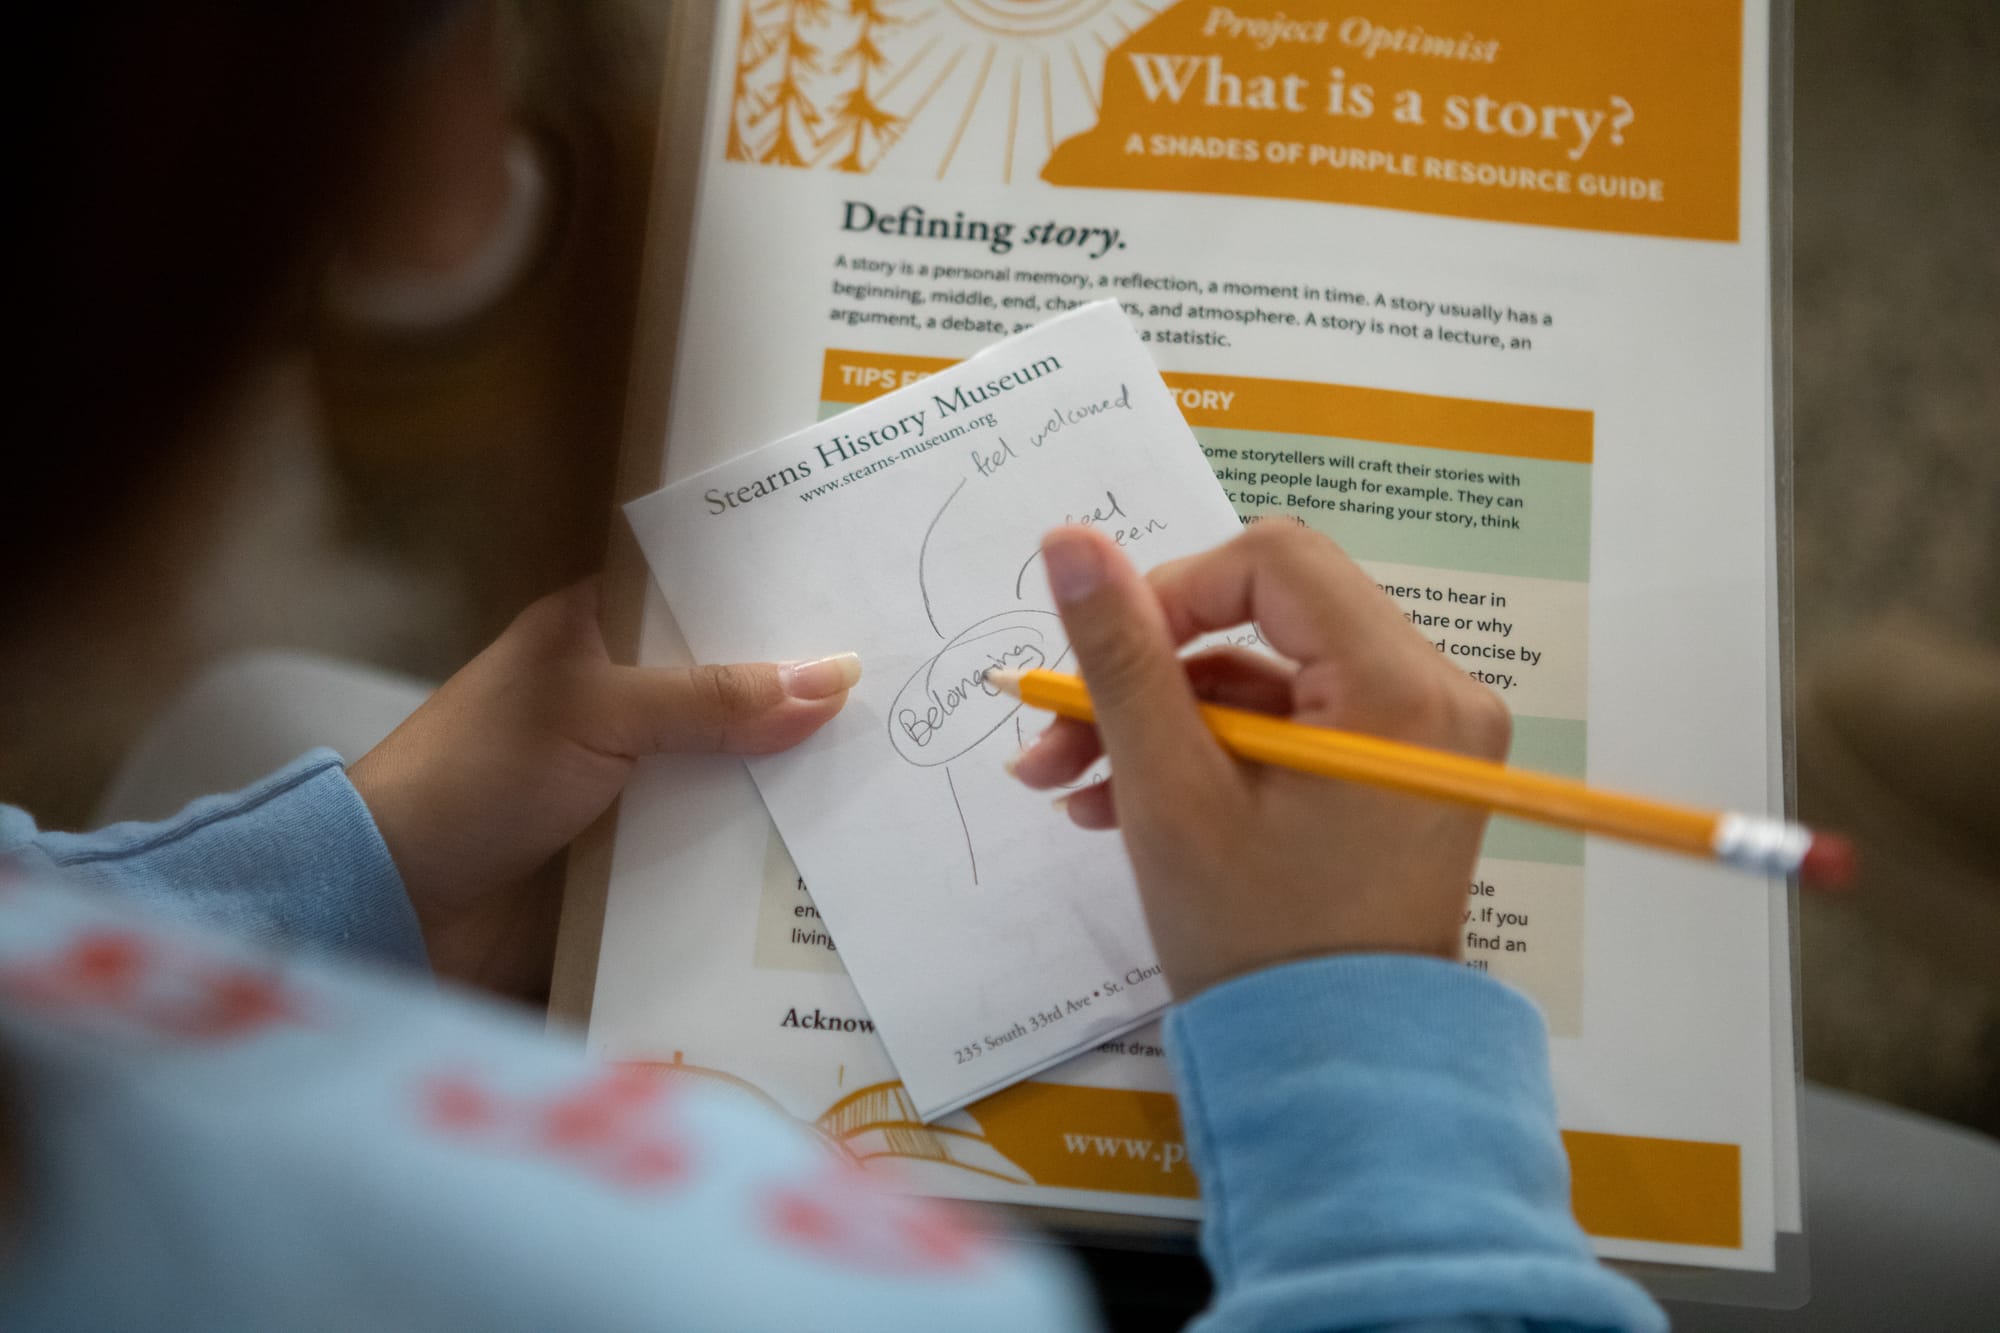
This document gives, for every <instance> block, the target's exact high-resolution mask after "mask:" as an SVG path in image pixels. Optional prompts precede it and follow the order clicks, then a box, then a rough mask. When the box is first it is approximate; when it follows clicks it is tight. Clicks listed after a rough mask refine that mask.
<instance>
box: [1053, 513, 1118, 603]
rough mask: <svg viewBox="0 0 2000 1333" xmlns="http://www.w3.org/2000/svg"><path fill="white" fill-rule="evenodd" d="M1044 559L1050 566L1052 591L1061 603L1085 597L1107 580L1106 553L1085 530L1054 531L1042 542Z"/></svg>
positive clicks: (1076, 600) (1077, 600)
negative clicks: (1083, 532) (1105, 570)
mask: <svg viewBox="0 0 2000 1333" xmlns="http://www.w3.org/2000/svg"><path fill="white" fill-rule="evenodd" d="M1042 560H1043V562H1044V563H1045V564H1047V565H1048V569H1049V591H1050V592H1052V593H1054V594H1055V598H1056V603H1057V604H1058V605H1060V606H1068V605H1070V604H1071V603H1073V602H1080V601H1082V600H1083V599H1084V598H1086V597H1088V596H1090V594H1092V593H1094V592H1096V591H1097V585H1098V584H1100V583H1102V582H1103V581H1104V557H1103V555H1102V554H1101V553H1100V552H1099V551H1098V549H1097V543H1096V542H1094V541H1092V540H1091V539H1090V538H1089V537H1086V536H1085V535H1083V534H1082V533H1081V532H1064V531H1056V532H1052V533H1050V534H1049V535H1048V537H1047V538H1045V539H1044V540H1043V542H1042Z"/></svg>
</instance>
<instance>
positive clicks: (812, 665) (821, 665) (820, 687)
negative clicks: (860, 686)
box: [778, 653, 861, 699]
mask: <svg viewBox="0 0 2000 1333" xmlns="http://www.w3.org/2000/svg"><path fill="white" fill-rule="evenodd" d="M860 679H861V658H860V656H859V655H858V654H855V653H835V654H834V655H833V656H832V657H818V658H814V659H813V660H812V661H810V662H786V663H785V664H784V665H783V666H780V667H779V668H778V683H779V684H781V685H783V686H784V687H785V693H786V694H789V695H791V696H792V697H793V698H794V699H825V698H828V697H829V696H831V695H835V694H839V693H840V692H841V691H842V690H851V689H853V688H854V682H855V681H857V680H860Z"/></svg>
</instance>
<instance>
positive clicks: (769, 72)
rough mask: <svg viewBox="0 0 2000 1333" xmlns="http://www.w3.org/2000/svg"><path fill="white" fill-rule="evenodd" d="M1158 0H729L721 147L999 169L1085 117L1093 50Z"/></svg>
mask: <svg viewBox="0 0 2000 1333" xmlns="http://www.w3.org/2000/svg"><path fill="white" fill-rule="evenodd" d="M1160 7H1161V6H1160V5H1159V4H1158V3H1155V2H1154V0H738V4H737V9H736V20H737V21H736V22H735V23H734V24H733V25H732V29H731V31H732V32H733V35H734V37H735V48H736V49H735V52H734V59H733V63H732V66H731V69H730V72H731V75H732V78H733V83H732V85H731V88H730V94H731V102H732V106H731V112H732V114H731V116H730V119H729V122H728V134H727V137H726V142H725V143H724V144H723V145H722V148H723V157H724V158H725V159H726V160H728V161H731V162H743V163H756V164H759V165H765V166H783V167H791V168H795V169H806V170H840V171H847V172H873V171H877V170H888V171H892V172H899V173H907V174H922V175H924V176H929V177H933V178H936V179H945V178H947V177H949V178H950V179H953V180H981V179H983V180H987V181H991V182H994V183H1011V182H1013V181H1016V180H1018V179H1020V178H1021V177H1022V176H1023V175H1032V174H1034V173H1037V172H1039V171H1040V169H1041V165H1042V163H1043V162H1045V161H1046V160H1047V157H1048V154H1050V153H1052V152H1054V151H1055V149H1056V147H1057V146H1058V145H1059V144H1061V143H1062V142H1063V141H1064V140H1066V139H1068V138H1070V137H1071V136H1073V135H1076V134H1080V133H1083V132H1084V131H1086V130H1088V129H1090V128H1091V127H1092V126H1093V125H1094V124H1095V123H1096V119H1097V114H1098V107H1099V104H1100V100H1101V92H1100V88H1101V85H1102V83H1103V77H1104V56H1105V53H1107V52H1109V51H1110V50H1112V49H1113V48H1114V47H1115V46H1116V45H1117V44H1118V43H1119V42H1121V41H1123V40H1124V39H1125V38H1126V37H1128V36H1129V35H1130V34H1131V33H1133V32H1135V31H1136V30H1137V29H1138V28H1139V27H1140V25H1142V24H1144V23H1146V22H1148V21H1149V20H1150V19H1151V18H1152V17H1153V16H1154V15H1155V14H1156V13H1157V12H1158V10H1159V9H1160ZM1065 56H1066V57H1067V58H1066V59H1065V58H1064V57H1065ZM1037 67H1039V71H1040V74H1039V77H1040V81H1041V86H1040V88H1039V90H1038V89H1037V88H1036V87H1035V86H1034V84H1033V83H1032V80H1033V79H1034V78H1035V77H1036V70H1037ZM1003 88H1004V89H1005V95H1004V96H1003V95H1002V89H1003ZM1038 94H1039V95H1038ZM1038 120H1039V124H1037V121H1038Z"/></svg>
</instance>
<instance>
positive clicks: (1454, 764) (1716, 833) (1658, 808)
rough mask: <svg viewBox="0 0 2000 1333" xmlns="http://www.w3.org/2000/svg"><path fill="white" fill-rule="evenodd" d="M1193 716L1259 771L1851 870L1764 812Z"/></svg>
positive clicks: (1075, 704)
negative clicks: (1270, 768)
mask: <svg viewBox="0 0 2000 1333" xmlns="http://www.w3.org/2000/svg"><path fill="white" fill-rule="evenodd" d="M986 679H987V681H988V682H990V683H991V684H992V685H993V686H994V688H996V689H999V690H1001V691H1003V692H1005V693H1007V694H1011V695H1014V696H1015V697H1016V698H1018V699H1020V700H1021V701H1022V702H1023V703H1026V704H1029V705H1030V706H1032V707H1035V708H1043V709H1047V710H1049V711H1050V712H1053V713H1060V714H1062V715H1063V716H1064V717H1073V718H1076V719H1078V720H1079V721H1083V722H1091V721H1095V720H1096V713H1095V712H1094V711H1093V709H1092V707H1091V702H1090V694H1089V692H1088V691H1087V690H1085V688H1084V684H1083V681H1082V680H1081V679H1080V678H1079V677H1076V676H1070V675H1064V674H1062V673H1061V672H1056V671H989V672H987V673H986ZM1201 714H1202V720H1203V721H1205V722H1206V723H1207V724H1208V729H1209V730H1210V731H1211V732H1212V733H1213V734H1214V735H1215V738H1216V739H1217V740H1219V741H1220V742H1222V745H1223V748H1225V749H1227V750H1228V751H1229V752H1230V753H1232V754H1234V755H1236V756H1237V757H1238V758H1241V759H1249V760H1252V761H1254V762H1256V763H1260V764H1274V765H1277V766H1278V767H1281V768H1290V769H1295V770H1297V771H1298V772H1301V773H1313V774H1317V775H1319V776H1321V777H1328V778H1340V779H1343V780H1345V781H1348V782H1365V783H1368V784H1369V785H1371V786H1376V787H1384V788H1387V789H1389V790H1391V791H1399V792H1406V793H1408V794H1410V795H1413V796H1426V797H1430V798H1432V799H1434V800H1440V801H1457V802H1460V803H1462V804H1465V805H1478V806H1484V807H1486V808H1487V809H1489V810H1496V811H1499V812H1500V813H1502V814H1509V815H1516V816H1519V817H1520V818H1523V819H1533V820H1537V821H1539V822H1541V823H1544V824H1554V825H1557V826H1558V827H1561V828H1570V829H1577V830H1579V831H1580V832H1584V833H1603V834H1608V835H1610V836H1611V837H1614V838H1624V839H1626V840H1627V841H1629V842H1638V843H1644V844H1646V845H1647V846H1651V847H1661V848H1665V849H1666V850H1668V851H1674V852H1683V853H1686V854H1687V855H1689V856H1701V857H1708V858H1710V859H1712V860H1716V861H1721V862H1723V863H1724V864H1725V865H1731V866H1735V867H1736V868H1738V869H1740V870H1748V871H1751V872H1753V873H1755V874H1761V875H1791V874H1797V875H1798V876H1799V877H1800V878H1801V879H1804V880H1806V881H1808V882H1810V883H1813V884H1816V885H1821V886H1825V887H1829V888H1831V887H1838V886H1839V885H1842V884H1845V883H1846V882H1847V881H1848V880H1850V879H1851V878H1852V877H1853V874H1854V849H1853V846H1852V844H1850V843H1849V842H1848V841H1847V839H1845V838H1843V837H1841V836H1840V835H1838V834H1832V833H1815V832H1813V831H1812V830H1810V829H1807V828H1805V827H1804V826H1802V825H1799V824H1793V823H1790V822H1788V821H1786V820H1783V819H1773V818H1771V817H1769V816H1767V815H1743V814H1732V813H1730V812H1728V811H1715V810H1697V809H1694V808H1692V807H1689V806H1682V805H1672V804H1669V803H1668V802H1665V801H1654V800H1648V799H1646V798H1645V797H1642V796H1625V795H1621V794H1620V793H1617V792H1609V791H1599V790H1597V789H1596V788H1594V787H1588V786H1585V785H1584V784H1583V783H1581V782H1577V781H1574V780H1572V779H1570V778H1559V777H1553V776H1551V775H1549V774H1547V773H1530V772H1527V771H1526V770H1523V769H1518V768H1509V767H1507V766H1506V765H1505V764H1495V763H1489V762H1487V761H1486V760H1483V759H1468V758H1466V757H1465V756H1464V755H1457V754H1447V753H1445V752H1444V751H1442V750H1432V749H1427V748H1425V747H1423V746H1420V745H1406V744H1403V743H1402V742H1399V741H1390V740H1383V739H1382V738H1381V737H1379V736H1364V735H1361V734H1360V733H1358V732H1352V731H1336V730H1334V729H1332V728H1330V727H1309V726H1306V725H1305V724H1304V723H1300V722H1290V721H1287V720H1285V719H1284V718H1278V717H1271V716H1269V715H1268V714H1264V713H1252V712H1248V711H1246V710H1244V709H1241V708H1226V707H1224V706H1222V705H1220V704H1202V705H1201Z"/></svg>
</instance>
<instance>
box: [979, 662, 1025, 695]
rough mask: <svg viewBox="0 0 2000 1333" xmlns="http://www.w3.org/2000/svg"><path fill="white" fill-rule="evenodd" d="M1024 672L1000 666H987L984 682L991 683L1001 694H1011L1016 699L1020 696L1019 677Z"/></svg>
mask: <svg viewBox="0 0 2000 1333" xmlns="http://www.w3.org/2000/svg"><path fill="white" fill-rule="evenodd" d="M1025 674H1026V673H1025V672H1021V671H1009V670H1006V669H1004V668H1001V667H988V668H987V669H986V671H985V677H986V683H987V684H988V685H991V686H992V687H993V688H994V689H996V690H998V691H1000V693H1002V694H1011V695H1013V696H1014V697H1015V698H1016V699H1018V698H1020V697H1021V677H1022V676H1023V675H1025Z"/></svg>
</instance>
